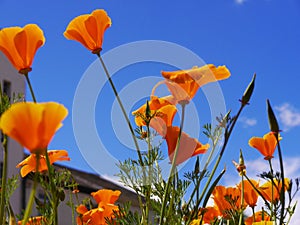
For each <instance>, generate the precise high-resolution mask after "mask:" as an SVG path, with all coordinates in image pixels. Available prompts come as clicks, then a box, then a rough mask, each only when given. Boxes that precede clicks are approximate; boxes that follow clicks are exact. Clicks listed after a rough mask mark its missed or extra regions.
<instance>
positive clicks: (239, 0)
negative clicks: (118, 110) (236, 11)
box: [234, 0, 247, 5]
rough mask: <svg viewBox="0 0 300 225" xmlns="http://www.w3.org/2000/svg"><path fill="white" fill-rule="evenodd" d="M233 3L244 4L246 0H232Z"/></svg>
mask: <svg viewBox="0 0 300 225" xmlns="http://www.w3.org/2000/svg"><path fill="white" fill-rule="evenodd" d="M234 1H235V3H237V4H239V5H242V4H244V3H245V2H246V1H247V0H234Z"/></svg>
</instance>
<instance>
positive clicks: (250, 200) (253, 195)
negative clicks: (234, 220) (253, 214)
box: [238, 179, 259, 208]
mask: <svg viewBox="0 0 300 225" xmlns="http://www.w3.org/2000/svg"><path fill="white" fill-rule="evenodd" d="M242 182H244V190H243V191H244V200H245V202H246V203H247V205H249V206H250V207H252V208H254V207H255V206H256V203H257V199H258V193H257V191H256V190H255V189H254V188H253V187H252V185H251V183H252V184H253V185H254V187H256V188H258V187H259V184H258V182H257V181H255V180H252V179H251V180H250V181H248V180H244V181H242ZM242 182H240V183H239V184H238V188H239V189H240V191H242ZM250 182H251V183H250Z"/></svg>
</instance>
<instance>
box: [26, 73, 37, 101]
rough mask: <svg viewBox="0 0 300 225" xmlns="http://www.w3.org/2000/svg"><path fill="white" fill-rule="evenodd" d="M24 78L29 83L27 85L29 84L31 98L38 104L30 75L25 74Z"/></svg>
mask: <svg viewBox="0 0 300 225" xmlns="http://www.w3.org/2000/svg"><path fill="white" fill-rule="evenodd" d="M24 76H25V78H26V81H27V84H28V87H29V90H30V93H31V96H32V100H33V102H35V103H36V98H35V95H34V92H33V88H32V85H31V82H30V79H29V77H28V73H26V74H24Z"/></svg>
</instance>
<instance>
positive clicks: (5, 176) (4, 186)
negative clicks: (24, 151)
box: [0, 134, 8, 224]
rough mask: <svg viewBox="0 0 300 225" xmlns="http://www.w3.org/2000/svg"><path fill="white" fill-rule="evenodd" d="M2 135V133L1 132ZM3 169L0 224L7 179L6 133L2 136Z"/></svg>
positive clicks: (3, 215) (2, 217) (3, 217)
mask: <svg viewBox="0 0 300 225" xmlns="http://www.w3.org/2000/svg"><path fill="white" fill-rule="evenodd" d="M2 135H4V134H2ZM2 146H3V170H2V183H1V200H0V201H1V202H0V219H1V220H2V224H5V218H6V216H5V213H4V208H5V194H6V181H7V164H8V160H7V135H4V136H3V143H2Z"/></svg>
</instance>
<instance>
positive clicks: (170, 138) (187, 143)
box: [165, 126, 210, 165]
mask: <svg viewBox="0 0 300 225" xmlns="http://www.w3.org/2000/svg"><path fill="white" fill-rule="evenodd" d="M178 135H179V127H173V126H171V127H168V128H167V134H166V136H165V139H166V141H167V145H168V155H169V159H170V161H171V162H172V161H173V157H174V153H175V148H176V145H177V139H178ZM209 147H210V146H209V144H205V145H203V144H201V143H200V142H199V141H198V140H197V139H195V138H191V137H190V136H189V135H188V134H186V133H185V132H182V133H181V138H180V145H179V149H178V153H177V157H176V162H175V164H176V165H178V164H180V163H183V162H184V161H186V160H188V159H189V158H190V157H192V156H195V155H198V154H204V153H205V152H206V151H207V149H208V148H209Z"/></svg>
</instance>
